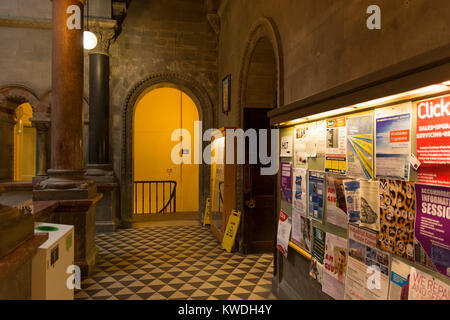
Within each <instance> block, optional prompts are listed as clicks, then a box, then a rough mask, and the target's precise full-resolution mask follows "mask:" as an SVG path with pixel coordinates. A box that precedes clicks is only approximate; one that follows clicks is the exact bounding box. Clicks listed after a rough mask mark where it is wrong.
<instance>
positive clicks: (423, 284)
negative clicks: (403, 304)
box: [408, 267, 450, 300]
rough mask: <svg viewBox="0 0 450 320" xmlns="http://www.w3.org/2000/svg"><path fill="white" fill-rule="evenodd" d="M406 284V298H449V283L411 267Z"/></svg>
mask: <svg viewBox="0 0 450 320" xmlns="http://www.w3.org/2000/svg"><path fill="white" fill-rule="evenodd" d="M408 286H409V292H408V300H450V286H449V285H447V284H445V283H444V282H442V281H440V280H438V279H436V278H434V277H432V276H431V275H429V274H427V273H425V272H422V271H420V270H417V269H416V268H413V267H412V268H411V274H410V276H409V283H408Z"/></svg>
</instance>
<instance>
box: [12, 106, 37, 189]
mask: <svg viewBox="0 0 450 320" xmlns="http://www.w3.org/2000/svg"><path fill="white" fill-rule="evenodd" d="M32 117H33V110H32V108H31V105H30V104H29V103H23V104H21V105H19V106H18V107H17V108H16V110H15V125H14V129H13V131H14V133H13V137H14V171H13V174H14V175H13V180H14V181H31V180H32V179H33V177H34V176H35V175H36V129H35V128H33V126H32V123H31V121H30V119H31V118H32Z"/></svg>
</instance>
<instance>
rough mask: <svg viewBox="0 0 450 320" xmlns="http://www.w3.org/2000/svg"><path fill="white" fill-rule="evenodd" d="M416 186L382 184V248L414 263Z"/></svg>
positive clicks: (408, 183) (379, 238)
mask: <svg viewBox="0 0 450 320" xmlns="http://www.w3.org/2000/svg"><path fill="white" fill-rule="evenodd" d="M415 214H416V194H415V191H414V183H412V182H406V181H397V180H389V179H381V180H380V232H379V233H378V248H380V249H382V250H385V251H388V252H391V253H395V254H396V255H398V256H400V257H402V258H404V259H408V260H410V261H414V219H415Z"/></svg>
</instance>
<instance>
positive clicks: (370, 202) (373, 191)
mask: <svg viewBox="0 0 450 320" xmlns="http://www.w3.org/2000/svg"><path fill="white" fill-rule="evenodd" d="M379 185H380V183H379V182H378V181H367V180H361V181H360V195H361V211H360V222H359V226H360V227H365V228H369V229H372V230H375V231H379V230H380V194H379Z"/></svg>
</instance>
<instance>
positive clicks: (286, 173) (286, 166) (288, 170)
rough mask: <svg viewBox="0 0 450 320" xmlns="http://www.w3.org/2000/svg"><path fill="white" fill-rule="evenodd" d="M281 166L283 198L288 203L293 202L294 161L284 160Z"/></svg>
mask: <svg viewBox="0 0 450 320" xmlns="http://www.w3.org/2000/svg"><path fill="white" fill-rule="evenodd" d="M280 168H281V177H280V178H281V181H280V188H281V199H282V200H284V201H286V202H287V203H292V163H291V162H287V161H282V162H281V164H280Z"/></svg>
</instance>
